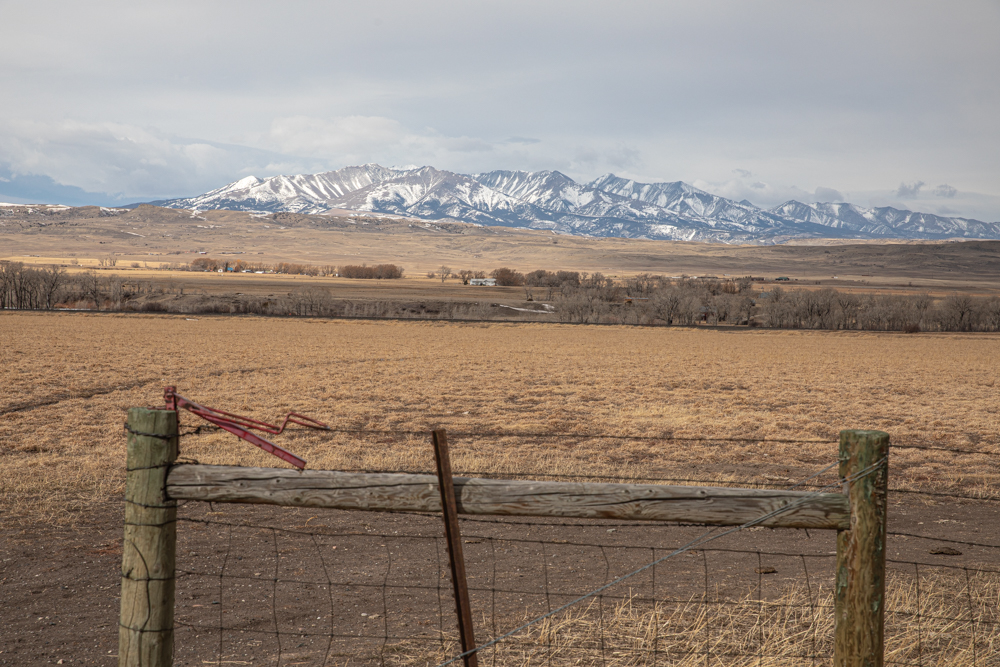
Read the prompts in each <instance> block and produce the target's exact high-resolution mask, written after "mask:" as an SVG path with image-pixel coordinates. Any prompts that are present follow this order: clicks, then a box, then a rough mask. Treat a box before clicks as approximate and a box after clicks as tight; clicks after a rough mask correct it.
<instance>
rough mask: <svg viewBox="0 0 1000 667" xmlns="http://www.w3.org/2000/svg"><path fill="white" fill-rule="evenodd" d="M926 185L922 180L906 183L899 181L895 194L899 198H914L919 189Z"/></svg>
mask: <svg viewBox="0 0 1000 667" xmlns="http://www.w3.org/2000/svg"><path fill="white" fill-rule="evenodd" d="M924 185H926V184H925V183H924V182H923V181H914V182H913V183H910V184H909V185H907V184H906V183H900V184H899V187H898V188H896V196H897V197H899V198H900V199H916V198H917V196H918V195H919V194H920V189H921V188H922V187H924Z"/></svg>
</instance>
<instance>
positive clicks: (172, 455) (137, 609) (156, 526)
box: [118, 408, 177, 667]
mask: <svg viewBox="0 0 1000 667" xmlns="http://www.w3.org/2000/svg"><path fill="white" fill-rule="evenodd" d="M126 428H127V429H128V431H129V434H128V450H127V458H126V468H127V471H128V472H127V477H126V482H125V540H124V542H123V544H122V589H121V619H120V621H119V629H118V665H119V667H173V664H174V659H173V653H174V557H175V551H176V546H177V524H176V520H177V503H176V501H173V500H168V499H167V497H166V491H165V489H166V478H167V472H168V470H169V467H170V465H171V464H172V463H174V461H176V460H177V413H176V412H175V411H173V410H152V409H148V408H131V409H130V410H129V411H128V423H127V425H126Z"/></svg>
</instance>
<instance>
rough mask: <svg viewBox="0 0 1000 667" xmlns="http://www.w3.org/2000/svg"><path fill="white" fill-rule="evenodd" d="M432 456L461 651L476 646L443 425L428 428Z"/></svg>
mask: <svg viewBox="0 0 1000 667" xmlns="http://www.w3.org/2000/svg"><path fill="white" fill-rule="evenodd" d="M431 439H432V440H433V441H434V460H435V461H436V463H437V473H438V482H439V485H440V487H441V514H442V516H443V517H444V535H445V539H446V540H447V542H448V561H449V563H450V564H451V581H452V584H453V585H454V587H455V611H456V613H457V614H458V633H459V636H460V638H461V642H462V653H466V652H468V651H471V650H473V649H475V648H476V635H475V632H474V630H473V627H472V606H471V605H470V604H469V583H468V581H467V580H466V577H465V556H464V555H463V554H462V535H461V533H460V532H459V529H458V503H457V502H456V500H455V482H454V480H453V479H452V476H451V459H450V457H449V456H448V435H447V434H446V433H445V431H444V430H443V429H441V430H437V431H432V432H431ZM462 660H463V661H464V662H465V667H478V664H479V660H478V658H477V656H476V654H475V653H470V654H469V655H467V656H465V657H463V658H462Z"/></svg>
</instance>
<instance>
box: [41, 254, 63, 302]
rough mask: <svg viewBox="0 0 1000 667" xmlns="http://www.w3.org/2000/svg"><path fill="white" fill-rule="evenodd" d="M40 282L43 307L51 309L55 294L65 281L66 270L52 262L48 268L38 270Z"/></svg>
mask: <svg viewBox="0 0 1000 667" xmlns="http://www.w3.org/2000/svg"><path fill="white" fill-rule="evenodd" d="M39 278H40V284H41V289H42V301H43V302H44V303H45V308H47V309H49V310H51V309H52V307H53V306H54V305H55V301H56V294H57V293H58V292H59V288H60V287H62V286H63V283H64V282H65V281H66V272H65V271H63V270H62V269H61V268H59V267H58V266H56V265H55V264H53V265H52V266H50V267H49V268H48V270H42V271H39Z"/></svg>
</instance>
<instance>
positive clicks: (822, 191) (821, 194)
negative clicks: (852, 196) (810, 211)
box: [813, 186, 845, 202]
mask: <svg viewBox="0 0 1000 667" xmlns="http://www.w3.org/2000/svg"><path fill="white" fill-rule="evenodd" d="M844 200H845V197H844V195H842V194H841V193H840V192H839V191H838V190H834V189H833V188H824V187H823V186H820V187H818V188H816V192H815V193H814V199H813V201H817V202H842V201H844Z"/></svg>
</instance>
